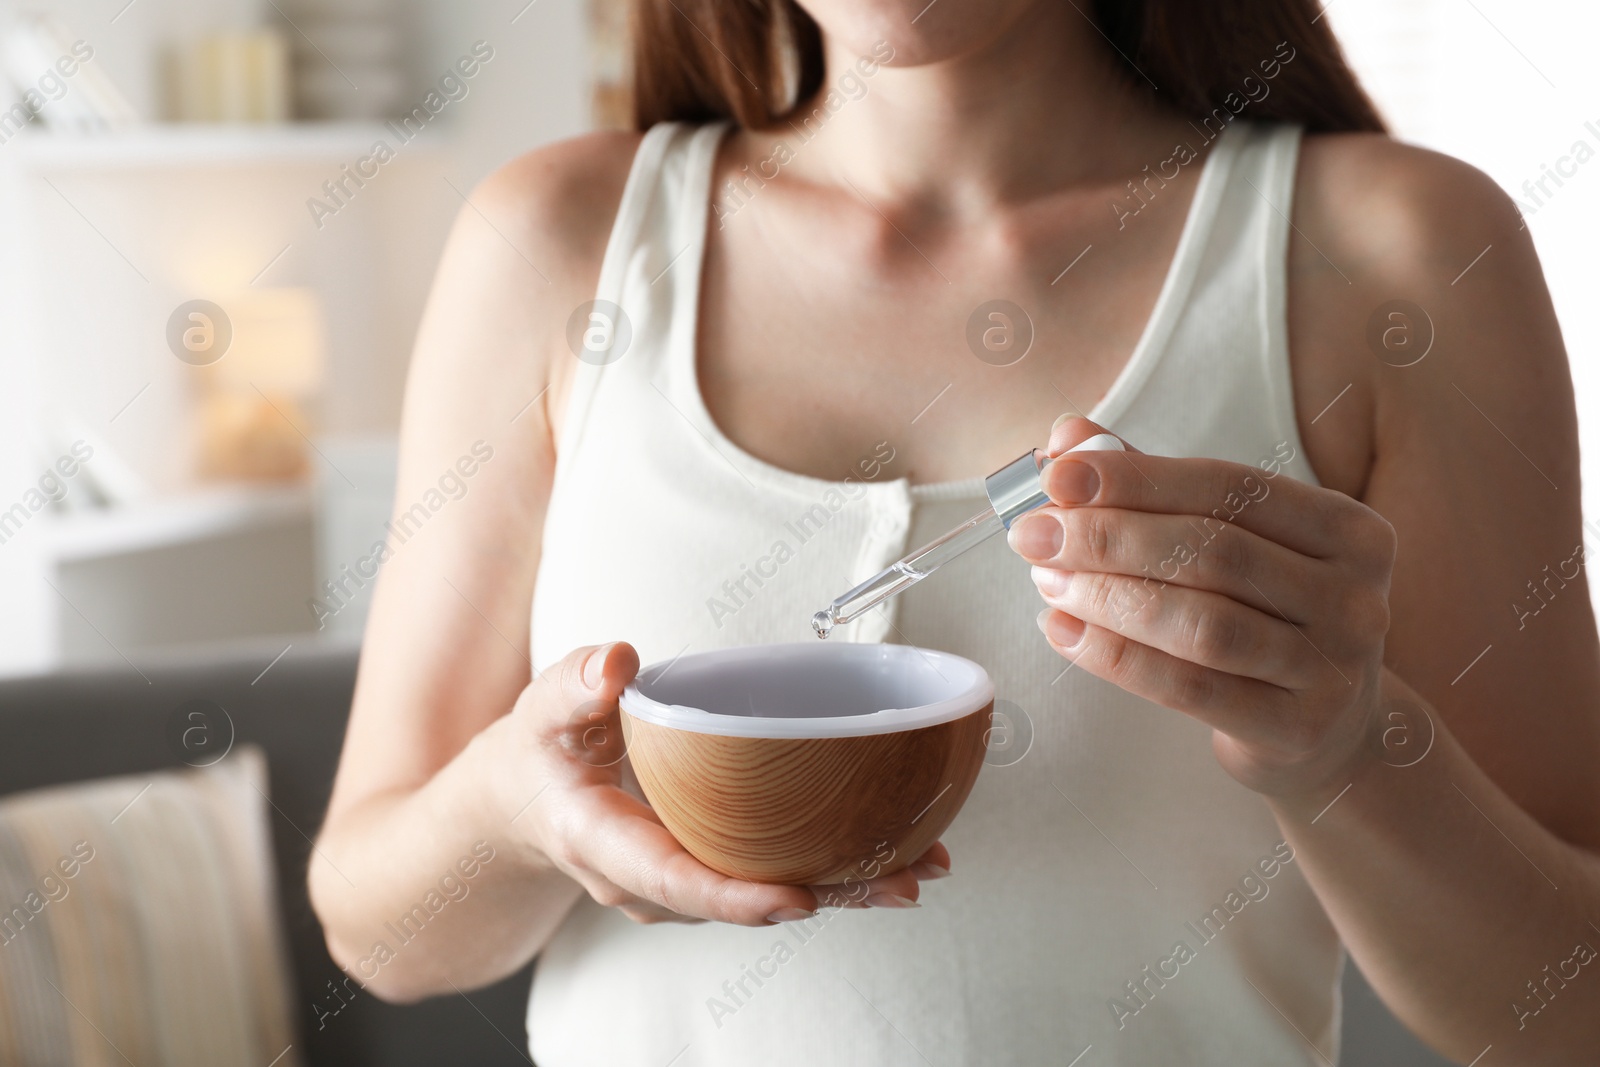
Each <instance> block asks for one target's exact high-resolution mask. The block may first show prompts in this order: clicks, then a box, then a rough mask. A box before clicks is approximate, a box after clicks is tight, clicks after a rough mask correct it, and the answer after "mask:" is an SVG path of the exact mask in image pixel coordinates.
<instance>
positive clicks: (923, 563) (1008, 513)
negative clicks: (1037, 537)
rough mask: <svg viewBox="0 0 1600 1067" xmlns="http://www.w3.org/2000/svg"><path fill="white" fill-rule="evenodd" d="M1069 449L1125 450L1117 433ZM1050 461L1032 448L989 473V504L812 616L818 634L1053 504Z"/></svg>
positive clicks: (986, 486)
mask: <svg viewBox="0 0 1600 1067" xmlns="http://www.w3.org/2000/svg"><path fill="white" fill-rule="evenodd" d="M1067 451H1068V452H1090V451H1118V452H1120V451H1123V447H1122V442H1121V441H1120V440H1118V439H1117V438H1116V437H1114V436H1112V435H1111V434H1108V433H1101V434H1095V435H1094V436H1093V437H1091V438H1089V439H1088V440H1087V441H1084V442H1082V443H1080V444H1077V445H1074V446H1073V447H1072V448H1069V449H1068V450H1067ZM1050 462H1051V460H1050V459H1049V458H1047V457H1046V456H1045V454H1044V453H1043V452H1042V451H1040V450H1038V449H1033V450H1030V451H1028V452H1024V453H1023V454H1022V455H1020V456H1018V457H1017V458H1016V459H1014V460H1012V461H1011V462H1010V463H1008V464H1006V465H1005V466H1004V467H1001V468H1000V469H999V470H997V471H995V472H994V473H993V474H991V475H989V477H987V478H985V479H984V482H983V488H984V492H985V493H986V494H987V495H988V497H989V504H990V506H989V507H987V508H984V509H983V510H982V511H981V512H979V513H978V514H976V515H974V516H973V517H972V518H970V519H968V520H967V521H966V522H964V523H962V524H961V525H960V526H957V527H956V528H955V529H953V530H951V531H949V532H948V533H946V534H944V535H942V536H940V537H938V538H935V539H934V540H933V541H930V542H928V543H927V544H925V545H923V546H922V547H921V548H919V549H917V550H916V551H915V552H912V553H910V554H909V555H907V556H905V557H904V558H902V559H900V560H898V561H896V562H894V563H892V564H890V565H889V566H887V567H885V568H884V569H883V570H881V571H879V572H878V573H877V574H874V575H873V576H872V577H871V578H868V579H867V580H866V581H864V582H862V583H861V584H860V585H858V586H856V587H855V588H854V589H851V590H850V591H849V592H847V593H845V594H844V595H842V596H840V597H838V598H837V599H835V600H834V602H833V603H832V604H829V605H828V606H827V607H826V608H824V609H822V610H821V611H819V612H817V613H816V614H815V615H813V616H811V628H812V629H813V630H815V631H816V632H817V636H818V637H827V636H828V635H829V634H830V633H832V632H833V628H834V627H835V626H838V625H841V624H843V623H847V622H850V621H852V620H853V619H856V618H859V617H860V616H861V615H862V614H863V613H864V612H866V611H868V610H870V609H872V608H875V607H877V606H878V605H879V604H881V603H883V602H884V601H885V600H888V599H889V598H890V597H892V596H895V595H897V594H899V593H903V592H904V591H905V590H907V589H909V588H910V587H911V586H913V585H915V584H917V583H918V582H920V581H922V579H924V578H926V577H927V576H928V575H930V574H932V573H933V572H934V571H936V570H938V569H939V568H940V567H942V566H944V565H945V564H946V563H948V562H950V561H951V560H953V559H955V558H956V557H957V556H959V555H961V554H962V553H963V552H966V551H967V550H969V549H972V548H975V547H977V546H978V545H980V544H982V543H983V542H985V541H987V540H988V539H989V538H991V537H993V536H994V535H995V534H997V533H1003V532H1004V531H1006V530H1008V529H1010V528H1011V523H1012V522H1013V521H1015V520H1016V519H1017V518H1018V517H1019V516H1021V515H1024V514H1026V513H1027V512H1029V511H1032V510H1033V509H1034V508H1037V507H1040V506H1042V505H1044V504H1048V503H1049V502H1050V498H1049V497H1048V496H1046V495H1045V493H1044V490H1042V489H1040V488H1039V475H1040V473H1041V472H1042V471H1043V470H1044V468H1045V467H1046V466H1047V465H1048V464H1049V463H1050Z"/></svg>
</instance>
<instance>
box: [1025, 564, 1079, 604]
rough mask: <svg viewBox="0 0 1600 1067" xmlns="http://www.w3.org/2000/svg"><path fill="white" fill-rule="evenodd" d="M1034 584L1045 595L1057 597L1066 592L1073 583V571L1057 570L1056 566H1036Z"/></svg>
mask: <svg viewBox="0 0 1600 1067" xmlns="http://www.w3.org/2000/svg"><path fill="white" fill-rule="evenodd" d="M1033 584H1034V585H1035V586H1036V587H1037V588H1038V590H1039V592H1040V593H1042V594H1043V595H1045V596H1047V597H1057V596H1060V595H1061V594H1063V593H1065V592H1066V591H1067V586H1069V585H1071V584H1072V572H1071V571H1062V570H1057V569H1056V568H1054V567H1035V568H1033Z"/></svg>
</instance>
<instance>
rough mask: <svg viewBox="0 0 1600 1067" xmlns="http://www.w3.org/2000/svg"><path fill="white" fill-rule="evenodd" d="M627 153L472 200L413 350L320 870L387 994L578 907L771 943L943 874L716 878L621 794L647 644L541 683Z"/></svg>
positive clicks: (470, 966) (469, 964)
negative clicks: (540, 638) (388, 516)
mask: <svg viewBox="0 0 1600 1067" xmlns="http://www.w3.org/2000/svg"><path fill="white" fill-rule="evenodd" d="M636 142H637V138H636V137H634V136H632V135H624V134H607V135H598V136H594V137H588V138H584V139H581V140H579V141H573V142H567V143H565V144H562V145H557V146H555V147H553V148H551V149H545V150H542V151H540V152H537V153H534V154H532V155H530V156H527V157H524V159H522V160H520V161H518V162H517V163H515V164H513V165H512V166H510V167H508V168H506V169H504V170H502V171H501V172H499V173H498V174H496V175H495V176H494V177H492V178H491V179H490V180H489V181H488V182H487V183H486V184H485V185H484V186H483V187H482V188H480V189H479V190H478V191H477V192H475V193H474V194H473V197H472V200H471V203H469V204H468V206H467V207H466V208H465V209H464V210H463V211H462V212H461V216H460V219H459V221H458V223H457V225H456V229H455V232H454V234H453V235H452V237H451V239H450V245H449V247H448V249H447V250H446V252H445V256H444V261H443V264H442V265H441V267H440V270H439V277H438V280H437V282H436V284H435V288H434V293H433V295H432V297H431V299H430V301H429V305H428V309H427V313H426V315H425V316H424V319H423V323H422V328H421V330H420V333H419V336H418V340H417V351H416V356H415V359H414V361H413V364H412V371H411V380H410V382H409V384H408V388H407V399H406V411H405V418H404V425H403V430H402V441H401V458H400V484H399V488H398V495H397V503H396V505H395V521H394V524H393V526H394V528H395V529H396V530H397V531H399V532H398V533H397V534H396V535H395V541H401V536H402V535H404V540H403V542H401V543H399V544H391V548H392V549H393V556H392V558H391V559H389V560H388V562H386V563H385V564H384V566H383V570H382V576H381V578H380V579H379V582H378V587H377V589H376V591H375V594H376V595H375V597H374V600H373V604H372V616H371V621H370V623H369V624H368V628H367V635H366V644H365V648H364V650H363V655H362V662H361V671H360V676H359V678H358V681H357V685H356V695H355V706H354V709H353V711H352V714H351V720H350V727H349V732H348V735H347V738H346V741H345V748H344V752H343V755H342V758H341V762H340V767H339V774H338V779H337V781H336V782H335V784H334V793H333V799H332V802H331V805H330V809H329V812H328V818H327V822H326V824H325V825H324V827H323V832H322V835H321V838H320V839H319V841H318V844H317V849H316V852H315V855H314V857H313V861H312V864H311V873H310V884H311V895H312V902H313V904H314V905H315V907H316V910H317V914H318V916H319V917H320V918H321V919H322V922H323V926H324V928H325V931H326V936H327V941H328V947H329V950H330V952H331V953H332V955H333V958H334V960H335V961H336V962H338V963H339V965H340V966H341V967H343V968H345V969H346V971H347V972H349V973H350V974H351V976H352V977H354V978H355V979H356V980H357V981H359V982H361V983H362V984H363V985H364V986H365V987H366V988H368V989H370V990H371V991H372V992H374V993H375V994H376V995H378V996H381V997H385V998H387V999H393V1000H408V999H416V998H419V997H423V996H428V995H430V994H435V993H447V992H449V991H450V990H451V989H452V988H454V989H462V988H466V987H471V986H477V985H482V984H484V983H487V982H490V981H493V980H494V979H496V978H499V977H501V976H503V975H505V974H508V973H510V972H511V971H513V970H515V969H516V968H517V967H519V966H521V965H522V964H523V963H524V962H526V961H527V960H528V959H529V958H530V957H531V956H532V955H534V953H536V952H537V951H538V950H539V948H540V947H541V946H542V945H543V944H544V943H545V941H546V940H547V939H548V938H549V937H550V935H551V934H552V933H553V932H554V930H555V929H556V927H557V926H558V925H559V924H560V922H561V920H562V918H563V917H564V916H565V914H566V912H567V910H568V909H569V908H570V907H571V906H572V904H573V903H574V902H575V901H576V900H577V899H578V898H579V897H580V896H581V895H582V894H584V893H585V892H587V893H588V895H589V896H590V897H591V898H593V899H594V900H595V901H597V902H599V903H600V904H602V905H605V906H607V907H614V908H617V909H618V910H620V911H621V912H622V913H623V914H625V915H627V916H628V917H629V918H631V919H633V920H635V921H637V922H661V921H701V920H706V919H711V920H716V921H720V922H729V923H739V924H743V925H749V926H762V925H767V924H769V923H773V922H782V921H788V920H793V919H800V918H804V917H807V916H809V915H811V914H814V912H815V910H816V908H817V907H818V901H819V899H826V900H828V901H830V902H831V903H835V904H837V905H838V906H846V907H871V906H884V907H900V906H904V904H905V902H907V901H915V900H916V898H917V896H918V893H919V888H918V881H919V879H920V878H932V877H939V876H940V875H941V874H943V873H946V872H947V871H948V868H949V864H950V858H949V853H948V852H947V851H946V850H945V848H944V846H943V845H942V844H935V845H934V846H933V847H932V848H931V849H929V850H928V852H927V853H925V854H924V855H923V856H922V857H920V862H919V863H916V864H913V865H912V866H911V867H910V868H907V869H906V870H902V871H898V872H896V873H894V874H890V875H885V876H882V877H880V878H874V879H869V880H865V881H860V882H857V883H855V884H854V885H852V886H849V887H847V888H845V889H843V890H841V889H839V888H838V887H828V888H821V889H819V888H815V887H813V888H807V887H797V886H777V885H761V884H756V883H752V882H745V881H741V880H739V879H735V878H728V877H726V876H724V875H721V874H718V873H717V872H715V871H712V870H710V869H709V868H707V867H706V866H705V865H703V864H701V863H700V862H699V861H698V860H696V859H694V857H692V856H690V855H689V854H688V853H687V852H686V851H684V849H683V847H682V846H681V845H679V844H678V842H677V841H675V840H674V839H673V838H672V836H671V834H669V833H668V832H667V831H666V829H665V827H663V826H662V825H661V822H660V820H659V819H657V818H656V817H655V813H654V812H653V811H651V810H650V808H649V806H648V805H646V804H643V803H641V802H640V801H639V800H638V799H637V798H636V797H634V796H633V795H631V794H630V793H628V792H627V791H626V790H625V789H623V788H622V783H621V765H620V764H619V762H618V757H619V753H618V752H616V751H613V748H614V747H620V744H621V730H620V723H619V722H618V721H617V714H618V713H617V709H616V698H617V695H618V694H619V693H620V691H621V689H622V687H623V686H624V685H626V684H627V683H628V682H629V681H630V680H631V679H632V677H633V674H634V672H635V671H636V670H637V669H638V666H639V663H638V657H637V655H636V654H635V652H634V651H633V649H632V648H631V647H629V646H628V645H626V644H623V643H613V644H610V645H606V646H603V647H601V648H599V649H577V650H574V651H572V652H570V653H569V654H568V655H567V656H566V657H565V658H563V659H562V660H560V661H559V662H558V663H556V664H554V665H552V666H550V667H548V668H546V670H545V671H543V672H542V674H541V675H540V676H538V677H535V678H532V680H531V681H530V677H531V675H532V670H533V668H532V664H531V663H530V662H529V658H528V645H529V632H528V629H529V622H530V607H531V604H532V597H533V587H534V579H535V573H536V571H537V568H538V563H539V545H540V538H541V533H542V529H543V523H544V511H545V506H546V503H547V501H548V499H549V495H550V489H551V480H552V477H553V473H554V469H555V450H554V445H553V442H554V440H555V439H556V438H557V437H558V436H559V427H560V419H559V413H560V411H561V408H562V402H563V399H564V394H565V392H566V385H567V381H568V379H567V377H566V375H567V373H568V372H569V371H570V370H571V367H572V366H573V364H575V363H576V359H575V358H574V356H573V354H572V353H571V352H569V351H568V350H567V349H566V347H565V346H566V336H565V327H566V323H567V320H568V317H569V316H570V315H571V314H572V312H573V310H574V309H576V308H577V307H578V306H579V305H580V304H582V303H584V302H586V301H588V300H590V299H592V297H593V293H594V288H595V282H596V279H597V276H598V273H599V266H600V263H599V258H600V255H601V252H602V250H603V248H604V246H605V243H606V237H607V234H608V233H609V232H610V227H611V220H612V218H613V216H614V215H615V212H616V206H617V202H618V200H619V198H620V196H621V191H622V186H623V183H624V181H625V178H626V174H627V169H628V164H629V162H630V161H631V159H632V155H633V150H634V147H635V144H636ZM552 415H555V416H556V417H555V418H552V417H551V416H552ZM491 450H492V454H490V453H491ZM458 464H459V466H458ZM468 470H470V471H471V473H470V475H469V474H467V473H466V472H467V471H468ZM456 476H459V481H458V480H457V478H456ZM441 479H443V480H445V483H446V484H445V485H442V484H441ZM450 487H454V492H453V495H452V492H447V491H445V490H446V489H447V488H450ZM419 502H420V503H421V504H422V505H425V509H424V511H423V512H422V513H418V512H416V511H415V510H414V506H415V505H418V504H419ZM626 517H627V516H624V518H626ZM645 518H647V517H644V518H641V519H640V522H641V529H643V528H644V527H645V525H646V523H645ZM408 520H409V521H408ZM641 610H651V606H649V605H642V606H641ZM562 651H565V650H562ZM485 857H488V858H487V859H485ZM469 872H470V873H469Z"/></svg>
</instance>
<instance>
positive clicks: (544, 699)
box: [498, 642, 950, 926]
mask: <svg viewBox="0 0 1600 1067" xmlns="http://www.w3.org/2000/svg"><path fill="white" fill-rule="evenodd" d="M638 670H639V655H638V653H637V652H635V651H634V649H633V647H632V646H631V645H628V644H626V643H625V642H615V643H613V644H609V645H601V646H598V647H589V648H581V649H578V650H576V651H574V652H572V653H570V654H569V655H568V656H567V657H566V658H565V659H563V660H561V661H560V662H559V663H556V664H553V665H552V666H550V667H548V668H546V669H545V671H544V672H543V673H542V674H541V675H540V676H539V677H538V678H537V679H535V681H534V682H533V683H532V684H530V685H529V686H528V687H527V688H526V689H524V690H523V692H522V695H521V696H520V697H519V698H518V699H517V703H516V706H515V707H514V708H513V709H512V711H511V714H510V715H509V716H507V717H506V719H505V720H503V721H502V722H501V723H500V724H498V725H499V726H501V727H502V728H503V729H505V730H507V731H508V732H509V734H510V735H511V738H512V741H513V743H512V744H510V745H508V746H506V749H507V751H508V752H509V753H510V754H511V758H510V759H509V760H508V761H505V762H502V763H501V764H500V765H501V768H502V770H503V771H504V772H505V773H504V776H503V782H502V784H501V786H500V787H499V792H500V793H501V794H502V798H503V801H504V807H505V809H506V810H507V811H508V813H512V814H509V817H510V818H511V819H512V821H513V823H514V824H515V827H514V828H516V829H518V830H519V832H518V833H517V834H516V835H515V836H516V837H517V838H518V839H520V840H522V841H523V842H524V843H525V844H526V845H527V846H528V847H529V849H530V850H531V851H532V852H533V853H536V855H533V856H530V858H531V859H532V860H533V861H534V862H539V861H541V860H542V861H543V862H545V863H548V864H553V865H554V866H555V867H556V868H557V869H559V870H561V871H562V872H563V873H565V874H566V875H568V876H569V877H570V878H572V879H573V880H574V881H576V882H577V883H578V884H579V885H580V886H582V887H583V888H584V889H585V890H586V891H587V892H588V894H589V896H591V897H593V898H594V900H595V901H596V902H598V903H600V904H602V905H605V906H606V907H611V908H617V909H618V910H620V911H621V912H622V913H623V914H624V915H626V916H628V917H629V918H630V919H632V920H634V921H635V922H640V923H655V922H700V921H704V920H707V919H710V920H714V921H717V922H726V923H737V924H739V925H741V926H765V925H767V924H769V923H776V922H790V921H793V920H796V919H804V918H808V917H809V916H811V915H812V914H815V912H816V910H817V909H818V908H819V907H855V908H862V907H891V908H907V907H916V906H917V904H916V900H917V896H918V881H919V880H920V879H928V878H941V877H943V876H944V875H946V874H948V873H949V867H950V854H949V852H948V851H947V850H946V849H945V847H944V845H943V844H935V845H934V846H933V847H932V848H930V849H928V851H927V852H925V853H924V854H923V855H922V856H921V857H919V858H918V860H917V861H916V862H915V863H913V864H912V865H911V866H910V867H907V868H906V869H904V870H901V871H898V872H896V873H894V874H890V875H886V876H882V877H878V878H866V877H863V878H860V879H855V880H851V881H846V882H844V883H842V884H840V885H831V886H809V887H807V886H783V885H767V884H763V883H759V882H747V881H743V880H741V879H738V878H730V877H728V876H727V875H724V874H719V873H717V872H716V871H713V870H712V869H711V868H709V867H707V866H706V865H705V864H703V863H701V862H700V861H699V860H697V859H695V858H694V857H693V856H691V855H690V854H689V853H688V852H687V851H685V849H684V848H683V846H682V845H680V844H679V843H678V842H677V840H676V839H675V838H673V836H672V835H671V834H670V833H669V832H668V831H667V829H666V827H665V826H663V825H662V824H661V820H660V819H658V818H657V817H656V814H655V812H654V811H653V810H652V809H651V808H650V806H649V805H648V804H646V803H644V802H643V801H642V800H640V799H638V798H637V797H635V796H634V795H633V794H631V793H629V792H627V791H626V790H625V789H624V788H623V786H622V768H623V763H624V759H625V755H626V753H625V745H624V742H623V737H622V723H621V718H620V712H619V710H618V707H617V698H618V696H619V695H621V693H622V690H623V688H624V687H626V686H627V685H628V683H629V682H631V681H633V677H634V675H635V674H636V673H637V672H638ZM863 873H864V874H865V873H870V872H863Z"/></svg>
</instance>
